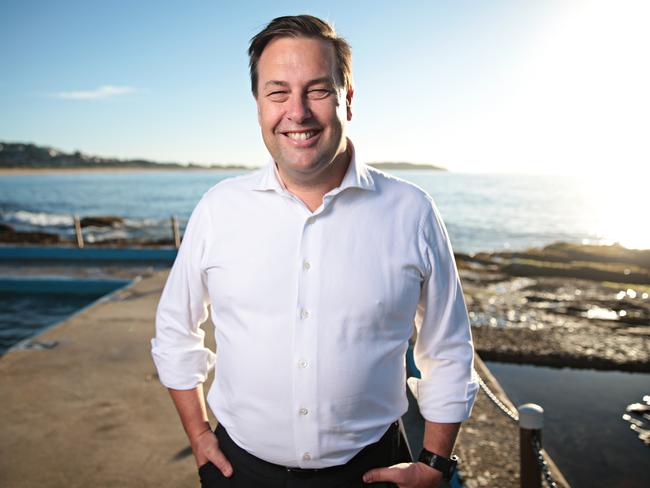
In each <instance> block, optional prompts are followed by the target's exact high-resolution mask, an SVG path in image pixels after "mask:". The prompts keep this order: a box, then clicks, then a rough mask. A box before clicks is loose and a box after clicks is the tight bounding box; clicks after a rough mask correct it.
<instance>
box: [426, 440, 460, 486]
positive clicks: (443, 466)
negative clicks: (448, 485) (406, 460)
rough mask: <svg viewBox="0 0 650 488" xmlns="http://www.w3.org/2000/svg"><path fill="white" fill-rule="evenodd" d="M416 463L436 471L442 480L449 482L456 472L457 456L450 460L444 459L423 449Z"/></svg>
mask: <svg viewBox="0 0 650 488" xmlns="http://www.w3.org/2000/svg"><path fill="white" fill-rule="evenodd" d="M418 461H419V462H421V463H424V464H426V465H427V466H431V467H432V468H433V469H437V470H438V471H440V472H441V473H442V476H443V478H444V479H445V480H447V481H449V480H450V479H451V477H452V476H453V475H454V472H455V471H456V465H457V464H458V456H455V455H454V456H451V457H450V458H446V457H444V456H441V455H439V454H436V453H434V452H431V451H428V450H427V449H424V448H423V449H422V451H420V456H419V458H418Z"/></svg>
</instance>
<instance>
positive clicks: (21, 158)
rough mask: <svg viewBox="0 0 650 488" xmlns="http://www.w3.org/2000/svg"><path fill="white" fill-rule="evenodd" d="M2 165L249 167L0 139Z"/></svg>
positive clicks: (384, 165) (392, 165) (386, 166)
mask: <svg viewBox="0 0 650 488" xmlns="http://www.w3.org/2000/svg"><path fill="white" fill-rule="evenodd" d="M370 165H371V166H373V167H375V168H377V169H381V170H436V171H447V170H446V169H445V168H442V167H440V166H434V165H432V164H414V163H404V162H379V163H370ZM0 168H7V169H9V168H11V169H30V168H35V169H36V168H54V169H56V168H62V169H63V168H80V169H83V168H142V169H234V170H250V169H253V168H250V167H246V166H241V165H221V164H213V165H210V166H204V165H200V164H192V163H190V164H187V165H184V164H179V163H156V162H153V161H147V160H145V159H116V158H101V157H99V156H89V155H87V154H84V153H82V152H79V151H75V152H73V153H65V152H63V151H60V150H59V149H56V148H53V147H49V146H37V145H35V144H30V143H20V142H0Z"/></svg>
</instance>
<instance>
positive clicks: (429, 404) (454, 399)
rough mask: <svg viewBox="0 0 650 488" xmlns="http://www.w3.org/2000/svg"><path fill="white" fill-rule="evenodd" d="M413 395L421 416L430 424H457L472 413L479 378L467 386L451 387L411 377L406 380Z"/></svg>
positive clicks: (474, 378)
mask: <svg viewBox="0 0 650 488" xmlns="http://www.w3.org/2000/svg"><path fill="white" fill-rule="evenodd" d="M406 383H407V384H408V386H409V389H410V390H411V393H412V394H413V396H414V397H415V399H416V400H417V402H418V406H419V408H420V414H421V415H422V417H424V419H425V420H428V421H429V422H440V423H456V422H463V421H464V420H467V419H468V418H469V416H470V414H471V413H472V407H473V405H474V400H475V399H476V393H477V391H478V388H479V384H478V377H477V376H476V373H475V372H474V371H472V378H471V379H470V380H469V381H468V382H467V383H465V384H461V385H454V386H451V385H449V384H448V383H444V382H443V381H436V380H435V379H430V380H422V379H420V378H415V377H411V378H408V379H407V380H406Z"/></svg>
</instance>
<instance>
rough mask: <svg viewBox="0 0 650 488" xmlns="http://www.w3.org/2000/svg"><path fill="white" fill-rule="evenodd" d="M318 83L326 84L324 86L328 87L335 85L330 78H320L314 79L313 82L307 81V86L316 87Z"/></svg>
mask: <svg viewBox="0 0 650 488" xmlns="http://www.w3.org/2000/svg"><path fill="white" fill-rule="evenodd" d="M320 83H326V84H329V85H334V84H335V83H334V80H333V79H332V78H331V77H329V76H324V77H322V78H316V79H314V80H311V81H309V83H307V85H318V84H320Z"/></svg>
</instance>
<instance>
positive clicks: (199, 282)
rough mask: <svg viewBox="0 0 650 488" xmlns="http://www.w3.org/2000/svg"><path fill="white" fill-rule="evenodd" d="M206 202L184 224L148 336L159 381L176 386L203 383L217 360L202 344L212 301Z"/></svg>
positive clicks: (199, 205) (181, 386)
mask: <svg viewBox="0 0 650 488" xmlns="http://www.w3.org/2000/svg"><path fill="white" fill-rule="evenodd" d="M205 206H206V204H205V200H204V199H202V200H201V201H200V202H199V203H198V204H197V206H196V207H195V208H194V210H193V212H192V215H191V216H190V219H189V221H188V223H187V226H186V228H185V233H184V235H183V240H182V242H181V245H180V248H179V250H178V254H177V255H176V260H175V261H174V264H173V266H172V269H171V270H170V272H169V276H168V277H167V282H166V283H165V287H164V289H163V292H162V295H161V296H160V301H159V302H158V307H157V310H156V333H155V337H154V338H153V339H151V355H152V357H153V361H154V363H155V365H156V368H157V370H158V376H159V378H160V382H161V383H162V384H163V385H165V386H166V387H168V388H173V389H176V390H190V389H192V388H195V387H196V386H198V385H199V384H201V383H203V382H204V381H205V380H206V378H207V375H208V371H210V369H212V368H213V367H214V361H215V354H214V352H212V351H211V350H210V349H209V348H207V347H205V346H204V341H203V339H204V336H205V332H204V331H203V330H202V329H201V328H200V327H199V326H200V325H201V323H203V322H205V320H206V319H207V318H208V315H209V312H208V305H209V303H210V295H209V294H208V289H207V284H206V276H205V273H204V271H202V269H201V262H202V258H203V255H204V252H205V251H206V248H207V244H206V243H207V239H208V236H207V233H208V232H209V230H210V221H209V217H210V216H209V213H208V210H207V209H206V208H205Z"/></svg>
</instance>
